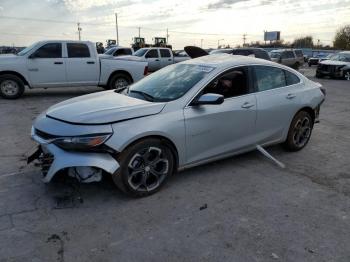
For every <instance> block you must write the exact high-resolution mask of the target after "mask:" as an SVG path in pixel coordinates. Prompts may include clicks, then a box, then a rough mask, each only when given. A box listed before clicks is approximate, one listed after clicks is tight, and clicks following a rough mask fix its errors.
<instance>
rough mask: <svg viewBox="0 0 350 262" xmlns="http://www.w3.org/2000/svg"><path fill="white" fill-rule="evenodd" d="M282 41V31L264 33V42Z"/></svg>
mask: <svg viewBox="0 0 350 262" xmlns="http://www.w3.org/2000/svg"><path fill="white" fill-rule="evenodd" d="M280 39H281V31H271V32H268V31H265V32H264V41H274V40H280Z"/></svg>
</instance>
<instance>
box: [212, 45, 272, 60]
mask: <svg viewBox="0 0 350 262" xmlns="http://www.w3.org/2000/svg"><path fill="white" fill-rule="evenodd" d="M219 53H225V54H231V55H243V56H253V57H256V58H261V59H265V60H269V61H270V60H271V58H270V56H269V54H268V53H267V52H266V51H265V50H264V49H262V48H253V47H251V48H222V49H216V50H213V51H211V52H210V54H211V55H212V54H219Z"/></svg>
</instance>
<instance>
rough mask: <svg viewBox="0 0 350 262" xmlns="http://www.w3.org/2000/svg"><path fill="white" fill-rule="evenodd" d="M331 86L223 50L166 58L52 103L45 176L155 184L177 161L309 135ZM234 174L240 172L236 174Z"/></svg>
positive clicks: (41, 127) (151, 189)
mask: <svg viewBox="0 0 350 262" xmlns="http://www.w3.org/2000/svg"><path fill="white" fill-rule="evenodd" d="M324 98H325V95H324V94H323V92H322V90H321V85H320V84H318V83H315V82H312V81H311V80H309V79H308V78H306V77H304V76H303V75H302V74H300V73H298V72H297V71H295V70H293V69H291V68H289V67H286V66H283V65H278V64H276V63H272V62H269V61H266V60H263V59H256V58H252V57H243V56H232V55H226V54H217V55H209V56H203V57H200V58H197V59H191V60H187V61H184V62H182V63H178V64H174V65H170V66H168V67H165V68H163V69H161V70H159V71H158V72H155V73H153V74H151V75H149V76H147V77H145V78H144V79H142V80H141V81H139V82H137V83H135V84H133V85H131V86H129V87H128V89H126V90H124V93H123V94H118V93H116V92H115V91H106V92H99V93H94V94H89V95H85V96H81V97H77V98H73V99H70V100H67V101H64V102H61V103H59V104H57V105H54V106H52V107H50V108H49V109H48V110H47V111H46V112H44V113H42V114H41V115H39V116H38V117H37V119H36V120H35V121H34V124H33V128H32V138H33V139H34V140H35V141H36V142H37V143H39V145H40V146H39V148H38V149H37V150H36V151H35V153H33V155H31V156H30V157H29V158H28V161H29V162H31V161H33V160H34V159H39V163H40V164H41V165H42V168H43V169H42V171H43V175H44V176H43V180H44V182H49V181H51V179H52V178H53V177H54V176H55V175H57V174H61V173H59V171H62V170H65V171H67V172H68V174H69V175H70V176H73V177H76V178H77V179H78V180H79V181H83V182H91V181H98V180H100V179H101V175H102V173H103V172H105V173H107V174H110V175H111V176H112V178H113V181H114V182H115V184H116V185H117V187H118V188H120V189H121V190H122V191H124V192H126V193H129V194H131V195H132V196H137V197H140V196H146V195H150V194H152V193H155V192H156V191H157V190H159V189H160V187H161V186H162V185H163V184H164V182H165V181H166V179H167V178H168V177H169V176H170V175H171V174H172V173H174V172H175V171H176V170H182V169H185V168H189V167H192V166H196V165H200V164H204V163H207V162H211V161H215V160H218V159H221V158H225V157H228V156H232V155H236V154H240V153H243V152H247V151H250V150H254V149H255V148H257V145H259V147H258V148H261V146H268V145H272V144H278V143H283V144H284V145H285V147H286V148H287V149H288V150H291V151H297V150H300V149H302V148H304V147H305V146H306V144H307V143H308V141H309V139H310V136H311V132H312V129H313V125H314V123H315V122H317V120H318V115H319V109H320V105H321V103H322V102H323V100H324ZM233 179H234V178H233Z"/></svg>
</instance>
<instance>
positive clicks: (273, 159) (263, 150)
mask: <svg viewBox="0 0 350 262" xmlns="http://www.w3.org/2000/svg"><path fill="white" fill-rule="evenodd" d="M256 149H257V150H258V151H259V152H260V153H261V154H263V155H264V156H266V157H267V158H268V159H270V160H272V161H273V162H275V164H276V165H278V166H279V167H280V168H285V167H286V166H285V164H283V163H282V162H280V161H278V160H277V159H276V158H274V157H273V156H272V155H270V154H269V152H267V151H266V150H265V149H264V148H263V147H262V146H260V145H256Z"/></svg>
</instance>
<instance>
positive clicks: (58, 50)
mask: <svg viewBox="0 0 350 262" xmlns="http://www.w3.org/2000/svg"><path fill="white" fill-rule="evenodd" d="M33 57H35V58H61V57H62V44H61V43H48V44H45V45H43V46H42V47H40V48H39V49H38V50H36V51H35V52H34V53H33Z"/></svg>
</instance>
